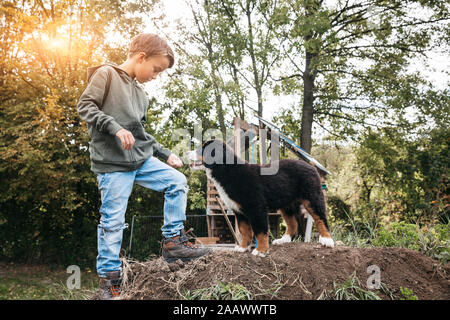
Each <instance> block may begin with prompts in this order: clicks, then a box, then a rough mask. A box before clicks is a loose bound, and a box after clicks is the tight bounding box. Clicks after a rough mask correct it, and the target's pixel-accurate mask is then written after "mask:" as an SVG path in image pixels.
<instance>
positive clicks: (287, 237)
mask: <svg viewBox="0 0 450 320" xmlns="http://www.w3.org/2000/svg"><path fill="white" fill-rule="evenodd" d="M291 241H292V238H291V236H290V235H288V234H285V235H284V236H282V237H281V238H280V239H276V240H273V241H272V244H275V245H277V244H283V243H287V242H291Z"/></svg>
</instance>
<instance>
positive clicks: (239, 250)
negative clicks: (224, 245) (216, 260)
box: [233, 246, 250, 252]
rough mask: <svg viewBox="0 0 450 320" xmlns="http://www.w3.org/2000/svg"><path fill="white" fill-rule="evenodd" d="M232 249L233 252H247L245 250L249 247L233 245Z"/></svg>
mask: <svg viewBox="0 0 450 320" xmlns="http://www.w3.org/2000/svg"><path fill="white" fill-rule="evenodd" d="M233 251H234V252H247V251H250V247H247V248H243V247H241V246H235V247H234V249H233Z"/></svg>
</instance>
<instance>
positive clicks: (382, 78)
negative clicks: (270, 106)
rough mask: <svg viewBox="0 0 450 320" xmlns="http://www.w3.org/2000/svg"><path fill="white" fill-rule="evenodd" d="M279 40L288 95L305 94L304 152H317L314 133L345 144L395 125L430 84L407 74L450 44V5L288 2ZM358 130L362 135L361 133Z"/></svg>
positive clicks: (372, 0)
mask: <svg viewBox="0 0 450 320" xmlns="http://www.w3.org/2000/svg"><path fill="white" fill-rule="evenodd" d="M279 5H280V6H281V7H283V8H284V10H281V9H280V12H284V13H285V16H284V17H283V18H280V19H278V20H277V21H278V26H277V28H276V29H275V30H277V34H278V35H279V36H281V37H286V39H287V43H288V46H286V49H285V52H286V57H287V59H288V60H289V61H290V70H292V71H290V72H286V71H285V72H284V74H282V75H281V76H280V78H279V79H278V80H280V81H281V82H282V84H281V86H282V87H283V88H284V89H285V90H284V91H283V92H285V93H293V92H298V91H299V88H301V90H302V94H303V98H302V120H301V147H302V148H304V149H305V150H306V151H308V152H309V151H310V150H311V145H312V125H313V123H316V124H318V125H319V126H320V127H322V128H323V129H325V130H326V131H329V132H331V133H332V134H334V135H336V134H337V135H339V136H341V137H345V136H352V135H354V134H355V133H356V129H357V128H363V127H365V128H367V127H370V126H382V125H383V124H391V123H390V121H389V119H391V117H392V116H393V114H397V116H400V115H404V114H405V112H406V110H407V107H409V106H410V105H412V104H413V103H414V100H415V99H416V98H417V97H418V96H420V93H421V91H420V89H419V88H420V86H424V85H425V84H426V82H425V81H424V80H423V79H422V78H421V77H420V75H419V74H418V73H415V72H408V70H407V69H408V66H409V64H410V62H411V61H412V60H413V59H416V58H426V57H427V54H428V53H429V52H430V51H431V50H432V49H434V48H437V47H438V46H442V45H445V44H448V42H447V43H443V42H444V41H438V39H447V40H448V20H449V15H448V9H449V6H448V3H445V2H441V1H395V0H392V1H379V0H368V1H338V2H337V4H336V5H335V6H331V5H327V4H325V2H324V1H322V0H285V1H280V3H279ZM355 125H356V127H355Z"/></svg>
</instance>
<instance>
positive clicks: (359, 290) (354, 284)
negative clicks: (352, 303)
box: [318, 273, 394, 300]
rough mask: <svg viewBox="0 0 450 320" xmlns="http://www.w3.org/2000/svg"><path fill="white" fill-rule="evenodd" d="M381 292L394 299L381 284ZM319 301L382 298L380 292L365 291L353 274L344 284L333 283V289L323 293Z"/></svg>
mask: <svg viewBox="0 0 450 320" xmlns="http://www.w3.org/2000/svg"><path fill="white" fill-rule="evenodd" d="M380 290H381V292H382V293H383V294H385V295H386V296H387V297H388V298H390V299H391V300H392V299H394V296H393V295H392V293H391V291H390V290H389V288H388V287H387V286H386V285H385V284H383V283H382V284H381V287H380ZM318 300H381V297H380V296H379V292H378V291H371V290H366V289H364V288H363V287H362V285H361V281H360V280H359V279H358V277H357V276H356V273H352V274H351V275H350V277H349V278H348V279H347V280H346V281H344V282H343V283H342V284H336V283H335V282H333V289H331V290H329V291H328V292H323V293H322V294H321V295H320V297H319V298H318Z"/></svg>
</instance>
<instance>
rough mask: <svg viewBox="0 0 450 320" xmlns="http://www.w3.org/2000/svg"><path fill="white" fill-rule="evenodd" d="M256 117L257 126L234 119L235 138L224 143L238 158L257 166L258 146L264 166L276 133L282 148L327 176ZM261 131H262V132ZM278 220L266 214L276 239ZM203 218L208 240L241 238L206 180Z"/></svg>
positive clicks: (308, 235)
mask: <svg viewBox="0 0 450 320" xmlns="http://www.w3.org/2000/svg"><path fill="white" fill-rule="evenodd" d="M257 118H258V119H259V125H255V124H248V123H247V122H246V121H244V120H242V119H239V118H237V117H236V118H234V119H233V125H234V136H233V138H232V139H230V140H229V141H227V144H228V145H229V146H231V147H232V148H233V149H234V151H235V153H236V154H237V155H238V156H240V157H241V156H242V154H243V153H244V154H245V156H244V157H242V158H245V160H246V161H248V162H249V163H256V159H255V158H256V157H255V156H254V155H255V150H256V149H258V148H257V147H259V159H260V164H265V163H267V150H268V148H267V140H268V139H270V138H271V134H272V130H276V131H277V132H276V134H277V135H279V137H280V138H281V141H282V142H284V145H285V146H286V147H288V148H289V149H290V150H292V151H293V152H294V153H296V154H297V155H298V156H299V157H300V158H302V159H303V160H305V161H307V162H309V163H312V164H314V165H316V167H317V168H318V169H319V172H320V173H321V176H322V177H323V179H324V177H325V175H326V174H327V173H329V172H328V171H327V170H326V169H325V168H323V167H322V166H321V165H320V164H319V163H318V162H317V161H316V160H315V159H313V158H312V157H311V156H310V155H309V154H308V153H306V152H304V150H302V149H301V148H300V147H298V146H297V145H296V144H295V143H293V142H292V140H290V139H289V138H288V137H286V136H285V135H284V134H282V133H280V132H279V129H278V128H276V127H275V125H273V124H271V123H270V122H268V121H266V120H264V119H262V118H260V117H257ZM240 130H242V131H240ZM264 130H265V132H263V131H264ZM242 134H244V135H243V137H244V139H243V141H241V137H242ZM257 141H259V144H257V143H256V142H257ZM241 142H243V143H241ZM270 147H271V146H269V148H270ZM299 210H301V208H299ZM303 210H304V209H303ZM305 213H306V210H305ZM305 215H306V214H305ZM307 216H308V220H307V223H306V231H305V234H304V239H305V242H309V241H310V239H311V229H312V221H313V220H312V217H311V216H310V215H309V214H307ZM280 217H281V215H280V214H279V213H278V212H271V213H269V230H270V232H271V234H272V235H273V237H274V238H276V239H278V238H280V237H281V235H280V228H279V225H280ZM206 219H207V225H208V237H210V238H215V239H218V240H217V242H216V243H219V244H225V243H235V242H238V241H239V240H240V239H241V238H240V237H241V235H240V232H239V227H238V223H237V219H236V217H235V215H234V213H233V211H232V210H231V209H229V208H227V207H226V205H225V204H224V203H223V201H221V200H220V198H219V193H218V191H217V190H216V188H215V186H214V183H213V182H212V181H211V180H210V179H208V182H207V191H206ZM230 222H231V223H230ZM233 225H234V227H233Z"/></svg>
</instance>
